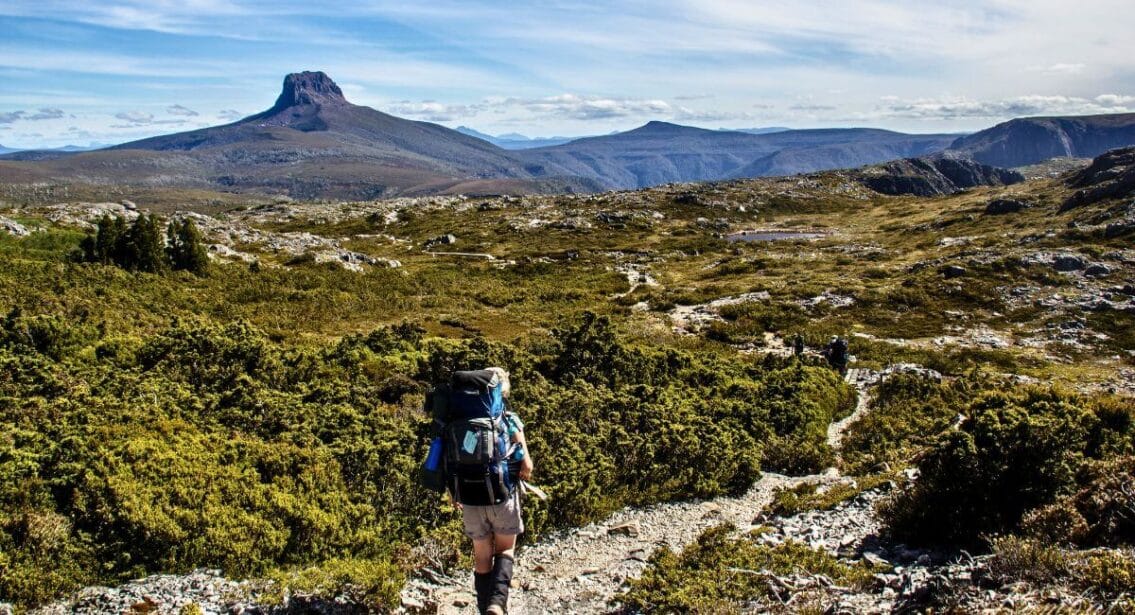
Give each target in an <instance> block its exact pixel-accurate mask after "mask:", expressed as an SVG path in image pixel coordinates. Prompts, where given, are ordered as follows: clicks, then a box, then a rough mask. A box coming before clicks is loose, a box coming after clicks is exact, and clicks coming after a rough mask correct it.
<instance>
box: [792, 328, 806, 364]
mask: <svg viewBox="0 0 1135 615" xmlns="http://www.w3.org/2000/svg"><path fill="white" fill-rule="evenodd" d="M792 351H793V353H794V354H795V355H796V358H798V359H799V358H801V357H803V356H804V336H803V335H800V334H799V333H797V334H796V337H794V338H792Z"/></svg>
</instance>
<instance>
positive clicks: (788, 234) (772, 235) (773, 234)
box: [725, 230, 829, 241]
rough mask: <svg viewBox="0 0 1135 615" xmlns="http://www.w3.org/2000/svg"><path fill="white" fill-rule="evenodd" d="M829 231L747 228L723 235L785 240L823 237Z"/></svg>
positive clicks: (735, 239)
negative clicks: (747, 229)
mask: <svg viewBox="0 0 1135 615" xmlns="http://www.w3.org/2000/svg"><path fill="white" fill-rule="evenodd" d="M828 235H829V233H826V232H823V231H775V230H749V231H737V232H736V233H730V234H728V235H726V236H725V238H726V239H728V240H729V241H785V240H793V239H823V238H824V237H827V236H828Z"/></svg>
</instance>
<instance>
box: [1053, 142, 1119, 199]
mask: <svg viewBox="0 0 1135 615" xmlns="http://www.w3.org/2000/svg"><path fill="white" fill-rule="evenodd" d="M1067 184H1068V187H1069V188H1078V190H1077V191H1076V192H1075V194H1073V195H1072V196H1070V197H1068V200H1066V201H1064V204H1063V205H1061V206H1060V211H1068V210H1069V209H1074V208H1077V207H1082V206H1084V205H1091V204H1092V203H1098V202H1100V201H1103V200H1107V199H1118V198H1124V197H1127V196H1131V195H1135V147H1127V148H1123V149H1115V150H1111V151H1110V152H1107V153H1106V154H1104V155H1102V156H1100V157H1098V158H1096V159H1095V160H1093V161H1092V164H1091V165H1090V166H1089V167H1088V168H1086V169H1084V170H1083V171H1080V172H1079V173H1076V174H1075V175H1073V176H1072V177H1070V178H1068V182H1067Z"/></svg>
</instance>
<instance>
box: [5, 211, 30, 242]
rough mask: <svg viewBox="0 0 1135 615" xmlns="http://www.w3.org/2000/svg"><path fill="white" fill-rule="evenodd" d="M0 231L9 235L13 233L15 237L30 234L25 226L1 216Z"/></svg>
mask: <svg viewBox="0 0 1135 615" xmlns="http://www.w3.org/2000/svg"><path fill="white" fill-rule="evenodd" d="M0 231H3V232H5V233H8V234H9V235H15V236H16V237H27V236H28V235H30V234H31V231H29V230H28V229H27V227H26V226H24V225H22V224H20V223H19V222H16V221H15V220H10V219H8V218H5V217H3V216H0Z"/></svg>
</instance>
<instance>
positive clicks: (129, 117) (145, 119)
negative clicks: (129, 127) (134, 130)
mask: <svg viewBox="0 0 1135 615" xmlns="http://www.w3.org/2000/svg"><path fill="white" fill-rule="evenodd" d="M114 117H116V118H118V119H120V120H123V121H126V122H130V123H131V124H151V123H153V121H154V114H153V113H146V112H145V111H122V112H119V113H115V114H114Z"/></svg>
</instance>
